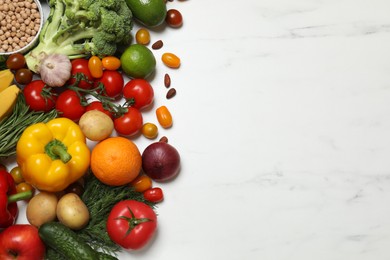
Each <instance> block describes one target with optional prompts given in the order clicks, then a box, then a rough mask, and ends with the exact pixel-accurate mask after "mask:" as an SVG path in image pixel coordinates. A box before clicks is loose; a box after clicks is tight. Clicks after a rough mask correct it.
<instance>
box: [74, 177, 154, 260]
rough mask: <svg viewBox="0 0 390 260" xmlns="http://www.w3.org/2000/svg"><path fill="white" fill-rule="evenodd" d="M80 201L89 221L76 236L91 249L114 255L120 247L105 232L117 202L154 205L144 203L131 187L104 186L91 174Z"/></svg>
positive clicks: (138, 193)
mask: <svg viewBox="0 0 390 260" xmlns="http://www.w3.org/2000/svg"><path fill="white" fill-rule="evenodd" d="M81 199H82V200H83V201H84V203H85V205H86V206H87V207H88V209H89V213H90V221H89V223H88V225H87V226H86V227H85V228H83V229H81V230H80V231H78V234H79V235H80V236H81V237H82V238H83V239H84V240H85V241H87V243H88V244H89V245H90V246H91V247H92V248H94V249H96V250H102V251H103V252H106V253H109V254H116V253H117V252H119V251H120V250H121V247H120V246H118V245H117V244H115V243H114V242H113V241H112V240H111V239H110V237H109V236H108V234H107V230H106V222H107V218H108V215H109V214H110V212H111V209H112V207H113V206H114V205H115V204H117V203H118V202H119V201H122V200H127V199H132V200H138V201H141V202H144V203H146V204H148V205H149V206H151V207H153V208H154V207H155V204H154V203H151V202H149V201H146V200H145V199H144V197H143V194H142V193H141V192H137V191H135V190H134V189H133V188H132V187H130V186H128V185H125V186H108V185H105V184H103V183H102V182H100V181H99V180H98V179H97V178H96V177H95V176H94V175H93V174H92V173H90V174H88V176H87V178H86V181H85V191H84V193H83V195H82V196H81Z"/></svg>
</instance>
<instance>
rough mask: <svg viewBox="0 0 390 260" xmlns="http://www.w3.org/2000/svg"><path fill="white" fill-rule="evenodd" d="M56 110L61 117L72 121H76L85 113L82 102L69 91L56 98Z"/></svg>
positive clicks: (73, 92)
mask: <svg viewBox="0 0 390 260" xmlns="http://www.w3.org/2000/svg"><path fill="white" fill-rule="evenodd" d="M56 109H57V110H58V112H59V113H60V116H61V117H66V118H69V119H71V120H73V121H78V120H79V119H80V117H81V116H82V115H83V114H84V112H85V107H84V106H83V105H82V100H81V99H80V97H79V96H78V95H77V93H76V92H75V91H73V90H71V89H67V90H65V91H64V92H62V93H61V94H60V95H59V96H58V99H57V103H56Z"/></svg>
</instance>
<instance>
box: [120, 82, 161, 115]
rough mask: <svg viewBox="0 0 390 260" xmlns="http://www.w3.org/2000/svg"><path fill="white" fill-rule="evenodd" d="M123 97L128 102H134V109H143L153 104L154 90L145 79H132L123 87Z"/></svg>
mask: <svg viewBox="0 0 390 260" xmlns="http://www.w3.org/2000/svg"><path fill="white" fill-rule="evenodd" d="M123 96H124V97H125V98H126V100H130V99H132V100H133V102H134V103H133V104H132V105H131V106H132V107H135V108H138V109H143V108H146V107H148V106H149V105H150V104H152V102H153V98H154V90H153V87H152V86H151V85H150V83H149V82H148V81H147V80H145V79H132V80H130V81H129V82H127V83H126V85H125V86H124V87H123Z"/></svg>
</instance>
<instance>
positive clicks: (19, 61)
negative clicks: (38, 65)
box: [5, 53, 26, 70]
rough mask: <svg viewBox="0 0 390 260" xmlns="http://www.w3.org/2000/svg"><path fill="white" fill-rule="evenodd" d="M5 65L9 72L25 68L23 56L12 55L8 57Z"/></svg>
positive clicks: (18, 54)
mask: <svg viewBox="0 0 390 260" xmlns="http://www.w3.org/2000/svg"><path fill="white" fill-rule="evenodd" d="M5 64H6V66H7V68H9V69H11V70H18V69H21V68H24V67H25V66H26V59H25V58H24V56H23V54H20V53H14V54H11V55H9V56H8V58H7V60H6V61H5Z"/></svg>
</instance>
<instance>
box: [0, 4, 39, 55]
mask: <svg viewBox="0 0 390 260" xmlns="http://www.w3.org/2000/svg"><path fill="white" fill-rule="evenodd" d="M40 23H41V14H40V13H39V9H38V6H37V4H36V3H35V2H34V1H33V0H0V53H5V52H12V51H17V50H19V49H21V48H23V47H25V46H26V45H27V44H29V43H30V42H31V41H32V40H33V39H34V37H35V36H36V35H37V34H38V32H39V26H40Z"/></svg>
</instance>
